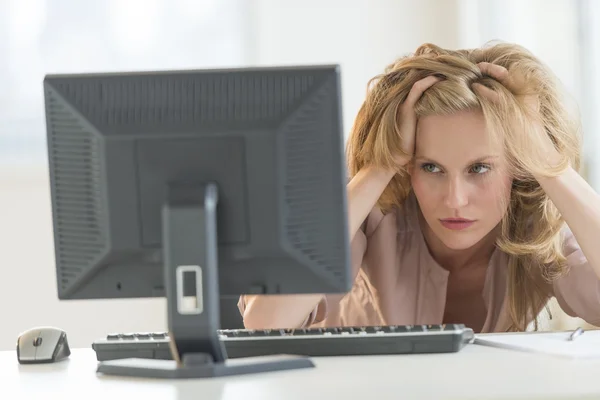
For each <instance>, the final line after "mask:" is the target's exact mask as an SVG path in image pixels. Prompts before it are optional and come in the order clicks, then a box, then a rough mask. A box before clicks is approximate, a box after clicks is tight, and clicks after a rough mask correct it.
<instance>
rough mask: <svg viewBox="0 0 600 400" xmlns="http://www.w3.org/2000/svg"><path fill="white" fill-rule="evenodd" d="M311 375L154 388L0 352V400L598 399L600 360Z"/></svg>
mask: <svg viewBox="0 0 600 400" xmlns="http://www.w3.org/2000/svg"><path fill="white" fill-rule="evenodd" d="M314 361H315V364H316V368H312V369H303V370H295V371H286V372H272V373H265V374H260V375H257V374H255V375H245V376H238V377H228V378H218V379H205V380H181V381H161V380H147V379H126V378H120V377H106V376H105V377H101V376H97V375H96V373H95V368H96V359H95V354H94V352H93V351H92V350H91V349H75V350H73V352H72V354H71V357H70V359H68V360H66V361H63V362H61V363H56V364H45V365H19V364H18V362H17V358H16V353H15V352H12V351H11V352H0V382H1V383H0V399H40V400H51V399H61V400H80V399H86V400H88V399H109V400H117V399H140V400H154V399H160V400H172V399H177V400H192V399H193V400H199V399H201V400H212V399H223V400H225V399H227V400H233V399H235V400H251V399H260V400H271V399H272V400H284V399H285V400H289V399H302V400H307V399H310V400H317V399H319V400H320V399H324V400H325V399H326V400H333V399H338V398H339V399H365V400H366V399H367V398H376V399H394V400H396V399H421V400H425V399H436V400H443V399H463V400H464V399H477V400H485V399H511V400H513V399H528V400H531V399H600V360H599V359H594V360H570V359H560V358H555V357H550V356H544V355H533V354H527V353H520V352H514V351H510V350H503V349H496V348H490V347H483V346H478V345H470V346H467V347H466V348H464V349H463V350H461V351H460V352H459V353H454V354H436V355H407V356H384V357H379V356H376V357H351V358H314Z"/></svg>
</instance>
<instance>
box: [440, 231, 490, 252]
mask: <svg viewBox="0 0 600 400" xmlns="http://www.w3.org/2000/svg"><path fill="white" fill-rule="evenodd" d="M438 238H439V239H440V240H441V242H442V243H443V244H444V246H446V247H447V248H449V249H451V250H466V249H469V248H471V247H473V246H475V245H476V244H477V243H478V242H479V241H480V240H481V239H482V236H481V235H477V234H474V233H468V234H465V233H452V232H451V233H444V234H443V235H438Z"/></svg>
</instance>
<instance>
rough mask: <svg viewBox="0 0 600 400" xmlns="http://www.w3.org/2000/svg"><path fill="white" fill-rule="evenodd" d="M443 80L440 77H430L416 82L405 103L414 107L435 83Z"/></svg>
mask: <svg viewBox="0 0 600 400" xmlns="http://www.w3.org/2000/svg"><path fill="white" fill-rule="evenodd" d="M441 80H442V78H440V77H438V76H435V75H430V76H428V77H426V78H423V79H420V80H418V81H416V82H415V83H414V84H413V86H412V88H411V89H410V92H409V93H408V96H407V97H406V101H405V104H406V106H407V107H414V105H415V104H416V102H417V101H418V100H419V99H420V98H421V96H422V95H423V92H425V91H426V90H427V89H429V88H430V87H431V86H433V85H434V84H435V83H437V82H439V81H441Z"/></svg>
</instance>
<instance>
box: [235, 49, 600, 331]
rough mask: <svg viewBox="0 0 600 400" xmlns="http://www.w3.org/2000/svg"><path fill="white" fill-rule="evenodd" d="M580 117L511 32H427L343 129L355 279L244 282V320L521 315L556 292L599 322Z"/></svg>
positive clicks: (509, 318)
mask: <svg viewBox="0 0 600 400" xmlns="http://www.w3.org/2000/svg"><path fill="white" fill-rule="evenodd" d="M578 128H579V125H578V123H577V122H576V120H575V119H574V118H572V117H571V116H570V115H569V114H568V113H567V110H566V108H565V107H564V106H563V104H562V103H561V101H560V100H559V94H558V91H557V84H556V83H555V80H554V78H553V77H552V75H551V72H550V71H548V70H547V69H546V67H545V66H544V65H543V64H542V63H541V62H540V61H539V60H538V59H536V58H535V57H534V56H533V55H532V54H531V53H529V52H528V51H526V50H525V49H523V48H522V47H519V46H516V45H511V44H496V45H494V46H489V47H484V48H481V49H476V50H461V51H450V50H444V49H441V48H439V47H437V46H434V45H431V44H425V45H423V46H421V47H420V48H419V49H417V51H416V52H415V54H414V55H412V56H408V57H403V58H401V59H400V60H398V61H397V62H395V63H394V64H393V65H391V66H389V67H388V68H387V69H386V70H385V72H384V73H383V74H382V75H380V76H378V77H377V79H375V80H374V84H373V85H372V86H371V88H370V90H369V92H368V95H367V98H366V100H365V102H364V104H363V106H362V107H361V109H360V111H359V113H358V117H357V119H356V123H355V126H354V127H353V131H352V134H351V137H350V139H349V142H348V160H349V166H350V175H351V178H352V179H351V180H350V182H349V184H348V186H347V190H348V214H349V229H350V237H351V238H352V247H351V250H352V264H353V273H354V285H353V288H352V290H351V291H350V292H349V293H347V294H345V295H338V296H334V295H295V296H273V297H272V296H243V297H242V298H240V302H239V307H240V311H241V313H242V315H243V318H244V323H245V326H246V327H247V328H255V329H265V328H290V327H307V326H355V325H358V326H363V325H404V324H440V323H464V324H466V325H467V326H469V327H471V328H473V329H474V330H475V331H476V332H498V331H508V330H512V331H522V330H525V329H526V328H527V327H528V325H529V324H530V323H531V322H534V323H535V327H536V329H537V316H538V314H539V313H540V312H541V311H542V310H543V308H544V306H545V305H546V303H547V301H548V300H549V299H550V298H551V297H553V296H555V297H556V298H557V300H558V303H559V304H560V306H561V308H562V309H563V310H564V311H565V312H566V313H567V314H569V315H571V316H578V317H581V318H583V319H585V320H586V321H587V322H589V323H591V324H595V325H600V246H599V245H598V243H597V242H598V238H600V197H599V196H598V195H597V194H596V193H595V192H594V191H593V189H592V188H591V187H590V186H589V185H588V184H587V183H586V182H585V181H584V180H583V179H582V178H581V177H580V176H579V175H578V173H577V172H576V170H577V169H578V168H579V163H580V161H579V158H580V149H579V146H580V138H579V135H578V133H579V129H578Z"/></svg>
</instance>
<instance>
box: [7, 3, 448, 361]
mask: <svg viewBox="0 0 600 400" xmlns="http://www.w3.org/2000/svg"><path fill="white" fill-rule="evenodd" d="M417 3H418V4H417ZM283 4H285V5H283ZM252 5H253V6H252V7H251V10H250V11H251V12H250V13H249V14H247V17H248V20H246V21H242V22H243V25H244V29H246V34H245V36H244V40H245V46H244V50H243V54H241V55H240V54H238V55H237V57H242V58H241V59H242V60H245V61H243V63H245V64H254V65H275V64H313V63H340V64H341V66H342V75H343V103H344V112H345V114H344V123H345V129H346V132H347V131H348V130H349V129H350V125H351V123H352V120H353V117H354V114H355V113H356V111H357V110H358V107H359V106H360V103H361V101H362V100H363V98H364V94H365V88H366V84H367V81H368V79H369V78H371V77H372V76H374V75H375V74H377V73H379V72H381V71H382V69H383V68H384V66H385V65H386V64H388V63H389V62H391V61H393V59H395V58H396V57H397V56H399V55H402V54H405V53H408V52H412V51H414V50H415V49H416V47H417V46H418V45H419V44H421V43H423V42H426V41H431V42H436V43H438V44H441V45H443V46H450V47H452V46H456V45H458V43H457V29H456V23H455V21H454V20H453V18H454V16H455V14H456V13H455V11H454V6H453V5H454V1H444V2H439V1H437V0H428V1H420V2H413V1H406V2H402V1H398V0H381V1H371V0H355V1H351V2H350V1H339V0H337V1H328V2H323V1H315V0H307V1H303V2H282V1H279V0H257V1H255V2H253V3H252ZM161 51H164V50H161ZM143 56H144V54H141V55H140V58H143ZM179 58H180V59H182V56H181V53H179ZM148 59H149V60H151V59H152V58H149V57H146V60H148ZM227 59H228V60H229V59H231V60H235V59H236V58H235V57H231V58H227ZM84 61H85V60H80V62H84ZM190 64H192V62H191V61H189V60H188V61H187V65H186V67H188V66H190ZM136 65H139V64H136V62H135V61H134V62H129V63H127V67H135V66H136ZM162 65H168V66H169V67H171V66H172V63H169V62H168V61H166V62H165V61H163V62H162ZM86 68H88V69H93V68H91V67H90V66H89V64H86ZM102 68H104V67H102ZM144 68H152V65H149V64H148V63H146V64H144ZM38 118H41V114H40V115H39V116H38ZM40 128H41V127H40ZM36 129H37V128H36ZM0 134H1V132H0ZM37 134H39V135H43V132H38V133H37ZM0 221H2V223H1V225H0V248H1V249H2V259H1V263H0V283H1V284H2V290H0V304H1V306H0V310H1V311H2V313H3V314H4V315H3V316H1V317H0V321H1V324H2V325H1V326H2V329H0V350H6V349H13V348H14V346H15V340H16V337H17V335H18V334H19V332H21V331H22V330H25V329H28V328H30V327H34V326H39V325H55V326H58V327H60V328H62V329H64V330H66V331H67V334H68V335H69V341H70V343H71V345H72V346H73V347H88V346H90V344H91V343H92V341H93V340H95V339H97V338H99V337H102V336H104V335H106V334H107V333H109V332H116V331H119V332H131V331H157V330H165V329H166V324H165V302H164V300H163V299H143V300H94V301H63V302H59V301H58V300H57V294H56V287H55V279H56V278H55V271H54V253H53V251H54V250H53V242H52V230H51V229H52V228H51V215H50V203H49V183H48V178H47V170H46V168H45V165H44V163H43V162H42V163H41V164H40V163H39V160H38V164H37V166H35V165H34V166H33V167H24V166H4V165H3V166H1V167H0Z"/></svg>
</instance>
